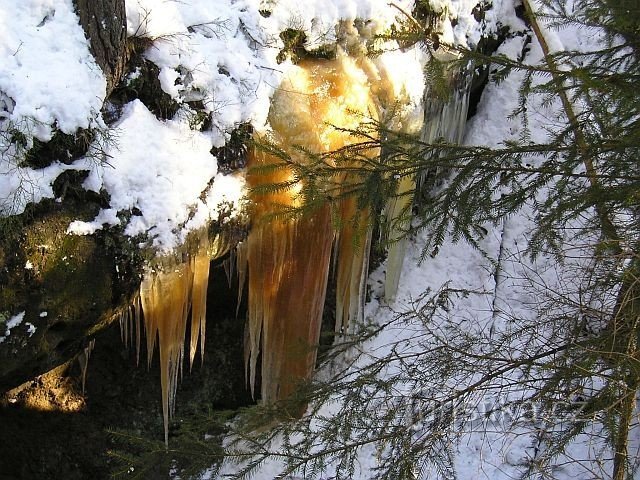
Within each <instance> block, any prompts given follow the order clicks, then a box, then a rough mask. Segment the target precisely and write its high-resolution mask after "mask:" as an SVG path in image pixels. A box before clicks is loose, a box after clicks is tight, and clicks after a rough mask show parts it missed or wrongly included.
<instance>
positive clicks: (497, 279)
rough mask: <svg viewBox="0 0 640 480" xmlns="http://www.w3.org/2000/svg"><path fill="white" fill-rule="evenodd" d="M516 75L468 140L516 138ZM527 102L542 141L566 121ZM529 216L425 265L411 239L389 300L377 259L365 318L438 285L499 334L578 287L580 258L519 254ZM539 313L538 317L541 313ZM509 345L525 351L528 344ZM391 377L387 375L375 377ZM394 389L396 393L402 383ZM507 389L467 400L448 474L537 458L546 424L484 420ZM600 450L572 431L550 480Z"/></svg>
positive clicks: (487, 103) (366, 466)
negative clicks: (463, 293)
mask: <svg viewBox="0 0 640 480" xmlns="http://www.w3.org/2000/svg"><path fill="white" fill-rule="evenodd" d="M436 3H438V2H432V5H434V4H436ZM439 3H440V5H441V6H442V8H445V7H446V8H447V9H451V10H449V11H452V10H453V9H454V8H455V7H456V6H455V2H448V1H446V0H443V1H442V2H439ZM487 15H488V16H489V17H493V19H494V20H497V19H499V20H500V22H501V23H502V24H503V25H509V26H510V27H511V28H512V30H522V29H523V24H522V21H521V20H519V19H518V18H517V17H516V16H515V15H514V10H513V4H512V3H511V2H509V1H504V2H494V9H492V10H490V11H488V12H487ZM459 25H460V24H458V26H459ZM458 26H456V28H457V27H458ZM447 34H448V35H451V36H453V37H454V38H456V39H459V38H462V37H464V38H473V34H471V35H467V34H466V33H465V34H463V35H461V34H460V32H458V33H456V32H455V29H454V30H453V31H449V32H447ZM545 34H548V35H549V36H550V38H551V44H552V45H553V48H554V49H555V50H556V51H559V50H562V49H564V48H573V49H579V50H588V49H589V48H592V47H593V45H596V44H597V42H598V41H599V38H601V37H600V36H599V35H597V34H586V33H585V32H581V31H579V29H576V28H575V27H573V28H572V27H570V28H565V29H561V30H554V31H553V32H552V33H551V31H549V30H545ZM523 42H524V38H523V37H518V36H516V37H513V38H510V39H508V40H507V41H506V42H505V43H504V44H503V45H502V46H501V48H500V50H499V52H498V53H501V54H504V55H506V56H508V57H510V58H513V59H516V58H518V56H519V55H520V54H521V52H522V49H523ZM528 55H529V56H528V59H527V61H528V62H531V63H537V62H540V61H541V60H542V51H541V49H540V47H539V45H538V44H537V42H535V41H534V43H533V44H532V46H531V48H530V52H529V54H528ZM522 78H523V75H522V73H519V72H514V73H512V74H511V75H510V76H509V77H508V78H507V79H506V80H505V81H503V82H502V83H500V84H499V85H498V84H496V83H492V82H490V83H489V84H488V85H487V87H486V89H485V91H484V93H483V96H482V100H481V102H480V105H479V107H478V112H477V114H476V115H475V117H474V118H473V119H472V120H471V121H470V122H469V123H468V125H467V132H466V136H465V143H466V144H468V145H483V146H490V147H501V146H503V144H504V142H508V141H509V140H515V139H518V138H519V136H520V135H521V134H522V131H523V124H522V122H521V121H520V119H518V118H513V117H511V114H512V112H513V111H514V110H515V109H516V108H517V107H518V88H519V86H520V84H521V81H522ZM527 107H528V120H529V125H528V127H529V128H530V129H531V139H532V141H534V142H544V141H545V140H546V139H547V138H548V135H549V132H551V131H553V130H554V129H555V128H557V126H559V125H561V124H562V121H564V120H563V119H564V113H563V111H562V109H561V106H560V103H559V101H556V102H544V103H543V102H542V101H541V99H539V98H532V99H531V100H530V102H529V104H528V105H527ZM535 161H536V159H535V158H532V159H531V162H532V163H533V164H534V165H535ZM533 216H534V210H533V205H529V206H527V207H525V208H524V209H523V210H522V211H521V212H519V213H518V214H515V215H512V216H510V217H508V218H506V219H505V220H504V221H502V222H501V223H500V224H499V225H496V226H492V225H489V226H487V230H488V234H487V236H486V237H485V238H484V239H482V240H481V241H480V245H479V246H480V248H481V250H477V249H474V248H472V247H471V246H469V245H467V244H464V243H452V242H451V241H446V242H445V243H444V245H443V246H442V247H441V248H440V249H439V252H438V254H437V255H435V256H434V257H433V258H430V257H427V258H426V259H425V260H424V261H423V262H421V261H420V258H421V253H422V249H423V246H424V245H425V242H426V238H425V237H423V236H418V237H417V238H416V239H415V240H414V241H413V242H412V243H411V245H410V247H409V251H408V253H407V257H406V259H405V262H404V269H403V272H402V277H401V281H400V286H399V290H398V294H397V296H396V300H395V301H394V302H393V303H391V304H386V303H385V302H384V301H383V300H382V299H383V293H384V288H383V285H384V276H385V265H384V264H383V265H382V266H381V267H380V268H378V269H377V270H376V271H375V272H374V273H373V274H372V275H371V276H370V279H369V286H370V292H371V297H372V300H371V301H370V302H369V303H368V304H367V306H366V312H365V316H366V317H367V318H368V319H369V320H370V321H371V322H372V323H373V324H375V325H384V324H386V323H388V322H392V321H393V318H394V316H395V315H396V312H406V311H408V310H410V309H411V307H412V306H413V305H415V301H416V299H418V298H421V296H422V295H424V293H425V291H431V292H438V291H439V290H441V289H442V288H443V287H445V286H446V287H449V288H453V289H463V290H466V291H469V292H473V293H471V294H469V295H468V296H461V297H459V298H456V299H455V301H453V302H452V304H451V306H450V309H449V310H448V311H447V312H446V317H447V318H448V319H449V320H453V321H455V322H456V323H458V324H459V325H461V326H463V330H464V329H468V331H470V332H471V331H474V332H485V333H486V334H488V335H499V334H500V333H501V332H508V331H509V329H510V328H514V327H513V321H514V319H518V320H519V321H525V322H526V321H529V320H532V319H534V318H535V317H536V315H537V314H538V312H537V311H536V309H534V308H532V306H533V305H540V303H541V302H542V301H544V296H545V295H549V292H557V293H554V294H557V295H572V294H574V293H575V291H579V289H578V288H577V287H578V286H577V285H576V283H575V282H576V280H577V277H576V278H574V277H572V275H573V274H574V273H575V272H576V271H577V270H579V269H581V268H583V267H584V265H581V260H579V259H577V258H573V259H567V260H566V263H565V264H564V265H558V263H557V262H556V261H555V259H553V258H551V257H548V256H545V255H541V256H539V257H538V258H537V259H536V260H535V261H533V260H531V259H530V258H529V257H527V256H526V255H525V254H524V253H523V252H524V251H525V250H526V248H527V245H528V241H527V239H528V237H529V235H530V232H531V230H532V229H533ZM541 318H542V320H544V317H541ZM438 322H439V320H438V319H434V325H430V327H431V328H433V329H434V330H438V328H439V326H441V324H439V323H438ZM543 325H544V321H542V322H541V323H540V327H539V328H540V331H539V332H536V333H537V334H539V335H540V336H541V337H543V339H544V335H543V329H544V328H545V327H544V326H543ZM424 333H425V332H424V330H423V327H422V326H420V325H416V324H412V323H402V324H400V325H398V326H396V327H391V328H386V329H385V330H382V332H381V333H380V334H379V335H378V336H377V337H375V338H373V339H371V340H368V341H367V342H366V343H364V344H363V345H361V346H360V347H359V349H358V350H359V351H360V352H366V355H368V356H370V361H375V359H376V358H381V357H383V356H384V355H385V354H387V353H388V352H389V351H390V348H391V346H394V348H396V349H405V350H400V351H402V352H403V353H404V352H405V351H408V352H412V351H415V349H416V348H418V347H417V345H416V338H420V336H421V335H424ZM513 347H518V348H519V347H524V348H526V347H527V345H522V346H520V345H514V346H513ZM516 351H517V350H514V352H516ZM349 360H350V358H349V354H347V358H346V359H345V361H344V363H343V364H342V365H348V364H349ZM365 363H366V362H365ZM362 366H363V363H357V364H355V365H353V366H351V367H350V370H351V371H354V372H355V371H357V369H358V368H360V367H362ZM389 374H390V372H389V371H388V372H386V373H384V374H383V377H384V376H385V375H389ZM319 375H323V373H322V372H321V373H319ZM328 378H331V377H328ZM398 388H400V389H401V388H402V385H399V386H398ZM395 392H396V393H397V392H398V390H395ZM513 393H515V394H516V395H517V394H518V392H512V393H511V394H510V393H509V392H503V393H494V394H491V393H488V394H487V395H485V396H481V397H480V399H479V400H478V401H477V403H473V404H468V405H465V407H464V409H463V411H464V415H465V417H466V420H467V421H466V422H463V423H462V424H461V425H460V428H461V430H460V432H459V433H460V437H459V442H458V443H457V444H455V445H454V446H453V452H454V466H455V470H456V478H460V479H463V480H471V479H474V480H475V479H487V480H494V479H495V480H503V479H504V480H507V479H513V478H521V475H522V473H523V468H524V467H526V465H527V463H528V462H530V461H531V460H534V459H535V458H536V455H537V449H538V448H544V443H543V442H541V441H540V439H539V437H538V436H537V435H538V434H539V433H540V432H539V431H537V430H536V428H537V427H539V426H540V425H542V424H544V419H541V418H536V417H535V415H534V419H536V420H537V421H538V423H532V422H528V421H527V419H526V417H525V416H523V412H517V411H515V412H511V415H508V414H509V412H497V415H496V414H494V415H491V416H489V418H487V417H486V416H485V413H486V412H487V411H489V409H491V408H492V407H495V406H500V405H504V404H505V402H507V401H509V400H512V399H513ZM520 394H521V393H520ZM337 395H338V394H337ZM561 400H566V399H561ZM341 402H342V400H340V399H339V398H335V399H334V400H333V401H328V402H327V403H326V404H325V405H324V406H322V408H321V409H320V411H319V412H318V413H317V414H316V416H315V417H314V418H312V419H310V422H311V429H313V428H320V425H321V424H322V422H323V419H324V418H325V417H331V416H334V415H339V412H340V410H339V407H340V404H341ZM525 407H527V408H530V411H531V412H533V413H534V414H535V412H536V411H537V408H538V407H537V406H536V405H535V404H529V405H525ZM500 415H502V416H500ZM505 415H506V416H505ZM314 425H316V426H315V427H314ZM630 438H631V444H632V445H633V447H632V448H637V445H638V443H639V441H640V436H639V435H638V428H637V426H636V427H635V428H634V430H633V431H632V434H631V436H630ZM297 440H299V437H293V438H291V439H290V441H291V442H292V443H294V444H295V442H296V441H297ZM358 440H360V438H359V439H358ZM316 445H317V444H316ZM281 447H282V445H281V444H280V443H279V440H278V439H276V440H275V441H273V442H272V443H271V444H270V445H268V447H267V448H269V449H270V450H271V451H276V452H281V453H283V454H284V455H285V456H286V454H287V453H288V452H287V449H286V447H285V448H284V449H282V450H279V449H280V448H281ZM322 448H323V445H322V444H320V445H317V448H316V450H315V452H318V451H320V450H321V449H322ZM607 449H608V446H607V445H606V443H605V442H604V441H603V432H602V426H601V425H599V424H598V423H597V422H596V423H594V424H592V425H591V426H590V427H589V428H588V429H587V430H586V431H585V432H584V433H583V434H581V435H579V436H578V437H577V438H576V439H575V440H574V441H573V442H572V443H571V444H570V445H569V446H568V448H567V451H566V452H565V454H564V455H561V456H560V457H559V458H558V459H557V461H556V466H555V467H554V468H553V477H552V478H555V479H558V480H564V479H567V480H568V479H576V478H603V477H606V476H608V475H610V472H611V462H610V460H607V458H609V459H610V458H611V452H610V451H609V450H607ZM379 453H380V451H376V450H374V449H373V447H365V448H363V449H362V450H361V451H360V452H359V454H358V457H357V461H356V474H355V475H354V476H352V477H351V478H354V479H361V480H365V479H368V478H371V476H372V473H373V472H374V469H375V468H376V466H377V458H378V455H379ZM632 455H633V453H632ZM282 466H283V464H282V463H280V461H279V460H277V459H276V458H273V457H272V458H270V459H269V460H267V461H265V462H264V463H263V464H261V465H260V468H259V469H258V470H257V472H256V474H255V475H254V476H253V477H252V478H256V479H258V480H266V479H271V478H276V476H277V475H278V474H279V473H280V472H282ZM335 468H336V465H335V464H329V465H327V466H326V467H325V468H323V471H322V477H321V478H333V475H334V474H335ZM237 471H238V466H237V465H235V464H232V463H229V464H225V466H224V467H223V469H222V470H221V471H220V472H218V473H217V474H215V475H214V473H213V471H212V470H209V471H208V472H205V474H204V477H203V478H216V479H217V478H220V479H222V478H226V477H225V475H230V476H231V475H233V474H234V473H235V472H237ZM286 478H297V477H295V476H291V477H286ZM314 478H316V477H314ZM416 478H424V479H429V478H441V476H440V475H439V474H438V472H437V471H434V470H427V472H423V474H422V475H421V476H420V477H416Z"/></svg>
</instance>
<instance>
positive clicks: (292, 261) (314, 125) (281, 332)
mask: <svg viewBox="0 0 640 480" xmlns="http://www.w3.org/2000/svg"><path fill="white" fill-rule="evenodd" d="M369 85H370V83H369V78H368V76H367V73H366V72H365V71H364V70H363V68H361V67H360V66H359V64H358V62H357V61H356V60H353V59H351V58H349V57H347V56H346V55H344V54H339V55H338V58H337V59H335V60H313V61H312V60H307V61H304V62H301V63H300V64H299V65H298V66H297V67H295V68H294V69H293V70H292V71H291V73H290V75H289V76H288V78H287V79H286V80H285V81H284V82H283V83H282V85H281V86H280V88H279V89H278V90H277V92H276V93H275V95H274V97H273V99H272V104H271V109H270V112H269V123H270V125H271V128H272V132H271V138H270V140H271V141H272V142H274V143H275V144H276V145H278V147H279V148H281V149H283V150H284V151H286V152H287V153H288V155H289V156H290V157H291V160H292V161H294V162H298V163H302V164H304V163H305V162H308V161H309V157H308V156H307V155H305V154H303V153H301V152H300V150H299V148H298V147H303V148H304V149H305V150H307V151H310V152H313V153H319V154H321V153H325V152H331V151H335V150H337V149H340V148H342V147H344V146H346V145H349V144H351V143H353V142H354V140H355V139H354V137H353V136H352V135H350V134H349V133H348V132H345V131H344V130H341V129H355V128H357V127H358V125H359V124H360V122H362V121H363V120H365V119H372V118H373V119H377V115H378V112H377V110H378V107H377V105H376V103H375V102H374V99H373V96H372V93H371V89H370V86H369ZM336 126H337V127H341V128H340V129H338V128H335V127H336ZM371 154H372V155H373V154H375V152H371ZM278 161H279V159H278V158H277V157H275V156H271V155H269V154H266V153H264V152H262V151H257V152H254V153H253V154H252V155H251V157H250V161H249V167H250V168H252V167H253V168H254V169H253V170H250V173H249V175H248V177H247V178H248V182H249V184H250V186H251V187H258V186H260V185H265V184H267V185H268V184H274V183H281V182H287V181H290V180H295V179H294V178H293V172H292V170H290V169H288V168H278V169H273V170H270V171H268V172H265V170H264V169H261V170H260V172H259V173H255V172H256V170H255V167H260V166H265V165H269V164H273V163H275V162H278ZM252 172H253V173H252ZM343 180H344V178H343ZM304 188H305V186H304V184H303V183H297V184H295V185H292V187H291V188H289V189H287V190H284V191H278V192H271V193H268V194H257V193H254V194H253V197H252V200H253V202H254V205H255V212H254V214H255V217H254V218H255V219H256V221H255V225H254V227H253V229H252V230H251V232H250V234H249V237H248V239H247V241H246V242H245V244H244V245H242V247H241V248H240V250H239V255H238V260H239V271H240V273H241V275H243V274H244V273H243V263H242V261H243V259H244V258H245V257H246V261H247V262H248V272H247V276H248V282H249V289H248V290H249V302H248V309H249V313H248V317H249V318H248V334H247V345H246V347H247V348H246V350H245V356H246V362H247V369H248V374H249V384H250V385H251V388H252V390H253V388H254V386H255V383H256V371H257V366H258V365H257V364H258V355H259V354H261V355H262V364H261V396H262V399H263V401H265V402H272V401H275V400H278V399H282V398H286V397H287V396H289V395H290V394H291V393H292V391H293V390H294V388H295V386H296V384H297V383H299V382H300V381H303V380H304V379H306V378H308V376H309V374H310V373H311V372H312V371H313V368H314V364H315V360H316V346H317V344H318V339H319V335H320V325H321V320H322V312H323V306H324V300H325V293H326V288H327V279H328V274H329V267H330V264H331V255H332V245H333V243H334V239H336V231H335V225H334V223H335V222H333V220H332V213H333V214H336V213H337V214H338V216H339V217H340V222H338V223H339V225H338V228H339V235H338V236H337V239H336V249H337V250H336V253H337V257H336V258H337V260H336V269H337V272H336V275H337V290H338V293H337V295H338V313H337V316H338V318H339V321H338V326H337V327H336V328H337V330H338V331H342V329H343V328H345V327H346V325H347V323H348V322H349V319H350V318H354V317H355V316H356V315H357V314H358V312H359V310H360V307H359V306H358V304H359V302H360V297H361V295H360V293H361V290H362V279H363V277H364V275H365V272H366V260H367V258H368V246H369V242H370V231H369V221H368V213H367V212H361V213H360V217H359V218H358V221H357V222H354V221H353V220H354V218H356V216H357V215H358V214H359V212H358V211H357V210H356V200H355V198H346V199H344V200H341V201H340V202H339V205H338V206H335V205H329V204H325V205H321V206H318V207H316V208H315V209H314V210H313V211H310V212H308V213H306V214H305V215H303V216H299V217H295V218H287V219H284V220H282V219H275V220H274V219H271V220H264V219H265V217H267V218H268V216H269V214H272V213H274V212H275V211H277V210H278V209H280V208H282V207H283V206H284V207H297V206H300V202H301V201H302V198H301V197H300V192H302V191H303V189H304ZM332 208H336V209H337V211H336V212H332V211H331V209H332Z"/></svg>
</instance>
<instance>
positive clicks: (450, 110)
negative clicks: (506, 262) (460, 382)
mask: <svg viewBox="0 0 640 480" xmlns="http://www.w3.org/2000/svg"><path fill="white" fill-rule="evenodd" d="M444 50H445V49H440V50H439V51H438V52H437V53H434V55H435V57H436V60H437V61H439V62H442V63H443V64H444V68H445V75H446V78H447V80H448V83H449V87H450V90H449V91H448V92H447V94H443V93H438V94H436V93H434V92H433V91H432V89H431V88H430V86H429V83H428V82H427V83H426V88H425V95H424V124H423V126H422V129H421V132H420V137H421V140H422V141H423V142H424V143H425V144H431V143H434V142H436V141H438V140H441V141H444V142H447V143H452V144H460V143H461V142H462V136H463V134H464V127H465V123H466V121H467V111H468V108H469V92H470V87H471V79H472V76H473V68H472V65H471V64H467V65H463V66H460V65H459V64H458V63H457V62H455V60H457V59H458V58H457V55H456V54H454V53H449V52H446V51H444ZM428 173H429V172H419V173H418V174H417V175H412V176H403V177H402V178H401V179H400V181H399V185H398V189H397V191H396V196H395V197H393V198H391V199H390V200H389V201H388V202H387V205H386V208H385V209H386V218H387V219H388V220H387V221H388V223H387V241H388V242H389V248H388V255H387V274H386V278H385V298H386V300H387V301H392V300H393V299H394V298H395V295H396V292H397V290H398V283H399V282H400V272H401V271H402V263H403V260H404V256H405V250H406V245H407V237H406V231H407V229H408V227H409V223H410V221H411V206H412V204H413V201H414V195H413V192H415V191H416V189H418V190H419V189H420V184H421V180H422V179H421V176H422V175H425V174H428Z"/></svg>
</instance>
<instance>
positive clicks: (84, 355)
mask: <svg viewBox="0 0 640 480" xmlns="http://www.w3.org/2000/svg"><path fill="white" fill-rule="evenodd" d="M95 346H96V339H95V338H92V339H91V340H89V343H88V344H87V346H86V347H84V348H83V349H82V352H81V353H80V355H78V363H79V364H80V372H81V375H82V396H84V393H85V386H86V384H87V370H88V369H89V358H90V357H91V352H93V348H94V347H95Z"/></svg>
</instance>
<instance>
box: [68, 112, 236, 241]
mask: <svg viewBox="0 0 640 480" xmlns="http://www.w3.org/2000/svg"><path fill="white" fill-rule="evenodd" d="M113 130H114V131H115V132H116V135H117V142H115V143H114V144H113V145H107V146H106V148H105V154H106V155H107V157H108V158H109V159H110V160H109V166H107V167H103V166H101V165H91V164H89V163H87V165H86V167H87V168H89V169H90V174H89V177H88V178H87V179H86V181H85V187H86V188H88V189H90V190H95V191H99V190H100V189H105V190H106V191H108V192H110V194H111V201H110V204H111V208H109V209H105V210H103V211H101V212H100V214H99V215H98V217H97V218H96V219H94V220H93V221H92V222H81V221H75V222H73V223H72V224H71V225H70V226H69V229H68V232H69V233H75V234H90V233H93V232H94V231H95V230H97V229H99V228H101V227H102V226H103V225H104V224H107V225H115V224H119V223H120V219H119V218H118V217H117V216H116V213H117V212H118V211H123V210H124V211H130V210H132V209H134V208H135V209H138V210H139V211H140V212H141V215H139V216H135V215H134V216H133V217H132V218H131V219H130V221H129V223H128V225H127V227H126V229H125V234H127V235H131V236H136V235H139V234H142V233H148V234H149V235H150V236H151V237H152V238H153V239H154V245H155V246H156V247H158V248H160V249H161V250H171V249H173V248H175V247H176V246H178V245H180V244H181V243H182V241H184V237H183V235H184V234H185V231H184V230H183V229H182V228H181V227H182V225H183V224H185V223H186V222H187V221H188V220H189V219H190V212H192V211H195V212H198V211H203V210H204V211H206V212H208V213H209V214H211V215H210V216H215V209H216V205H215V204H211V205H207V204H205V203H204V202H203V201H202V200H200V199H199V198H198V197H199V196H200V194H201V193H202V192H203V191H204V190H205V189H206V187H207V184H208V182H209V180H210V179H212V178H214V177H215V176H216V173H217V163H216V161H215V158H214V157H213V156H212V155H211V154H210V153H209V151H210V150H211V148H212V143H211V138H210V137H209V136H207V135H205V134H203V133H200V132H197V131H193V130H191V129H190V128H189V125H188V120H187V119H184V118H178V119H175V120H170V121H166V122H162V121H160V120H158V119H156V118H155V116H154V115H153V114H152V113H151V112H149V110H147V108H146V107H145V106H144V105H143V104H142V102H140V101H138V100H135V101H133V102H131V103H130V104H129V105H127V107H126V108H125V111H124V112H123V114H122V117H121V119H120V122H119V124H118V125H116V126H114V128H113ZM241 183H242V182H241V180H239V179H236V181H232V180H231V179H225V180H223V181H222V182H219V183H214V187H213V188H214V190H218V189H219V188H218V185H224V192H219V193H217V195H219V196H221V197H222V196H225V193H226V192H235V195H236V196H235V197H234V195H233V194H231V195H229V197H230V198H229V199H230V201H231V202H236V201H238V200H239V195H241V194H242V193H243V190H242V188H241V186H240V185H241ZM213 195H216V194H212V196H208V197H207V198H214V196H213ZM208 217H209V216H203V215H202V214H200V215H199V217H198V218H200V219H201V222H199V223H194V222H191V223H190V225H191V226H192V228H198V227H201V226H202V225H203V224H204V222H205V221H206V220H207V219H208ZM176 232H178V233H176Z"/></svg>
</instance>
